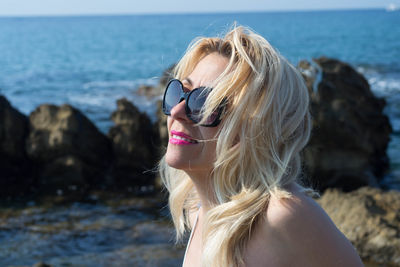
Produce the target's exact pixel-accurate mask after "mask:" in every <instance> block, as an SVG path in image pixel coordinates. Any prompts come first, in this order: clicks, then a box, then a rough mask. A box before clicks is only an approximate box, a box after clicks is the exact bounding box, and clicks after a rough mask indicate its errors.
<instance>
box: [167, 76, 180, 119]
mask: <svg viewBox="0 0 400 267" xmlns="http://www.w3.org/2000/svg"><path fill="white" fill-rule="evenodd" d="M181 94H182V85H181V83H180V82H179V81H176V80H173V81H171V82H170V83H169V85H168V87H167V89H166V92H165V95H164V102H163V108H164V113H166V114H168V115H169V114H170V113H171V109H172V108H173V107H175V106H176V105H177V104H178V103H179V100H180V98H181Z"/></svg>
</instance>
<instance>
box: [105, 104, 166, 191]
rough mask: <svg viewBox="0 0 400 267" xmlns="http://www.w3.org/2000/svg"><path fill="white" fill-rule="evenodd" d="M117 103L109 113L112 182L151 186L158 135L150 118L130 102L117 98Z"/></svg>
mask: <svg viewBox="0 0 400 267" xmlns="http://www.w3.org/2000/svg"><path fill="white" fill-rule="evenodd" d="M117 106H118V109H117V111H114V112H113V113H112V116H111V118H112V120H113V121H114V123H115V126H114V127H112V128H111V129H110V131H109V133H108V136H109V138H110V139H111V140H112V146H113V150H114V155H115V161H114V168H113V176H114V182H115V183H116V185H117V186H124V187H126V186H141V185H152V184H153V183H154V171H153V170H154V168H155V165H156V162H157V161H158V159H159V154H158V153H157V146H158V144H159V137H158V135H157V133H155V132H154V130H153V125H152V123H151V120H150V118H149V117H148V116H147V115H146V114H144V113H141V112H140V111H139V110H138V109H137V108H136V107H135V106H134V105H133V104H132V103H131V102H129V101H128V100H126V99H120V100H118V101H117Z"/></svg>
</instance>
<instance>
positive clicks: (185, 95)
mask: <svg viewBox="0 0 400 267" xmlns="http://www.w3.org/2000/svg"><path fill="white" fill-rule="evenodd" d="M209 91H210V89H209V88H208V89H207V88H206V87H199V88H195V89H193V90H191V91H189V92H185V91H184V90H183V84H182V82H181V81H179V80H177V79H173V80H171V81H170V82H169V83H168V85H167V88H166V89H165V92H164V98H163V104H162V108H163V112H164V114H165V115H171V110H172V108H173V107H175V106H176V105H178V104H179V103H180V102H182V101H183V100H185V112H186V116H187V117H188V118H189V119H190V120H191V121H193V122H194V123H199V122H200V121H201V120H202V119H203V117H202V114H201V113H202V108H203V106H204V103H205V102H206V99H207V96H208V92H209ZM222 109H223V105H220V106H219V107H218V108H217V110H216V111H214V112H213V113H212V114H211V115H210V116H209V117H208V118H207V119H206V120H205V122H204V123H203V124H200V125H201V126H204V127H215V126H217V125H218V124H219V123H220V122H221V120H220V117H221V114H222Z"/></svg>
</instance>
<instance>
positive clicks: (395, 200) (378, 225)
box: [318, 187, 400, 266]
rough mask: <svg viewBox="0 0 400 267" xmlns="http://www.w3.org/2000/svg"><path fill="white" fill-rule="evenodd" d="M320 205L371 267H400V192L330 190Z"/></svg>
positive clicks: (372, 189)
mask: <svg viewBox="0 0 400 267" xmlns="http://www.w3.org/2000/svg"><path fill="white" fill-rule="evenodd" d="M318 202H319V203H320V204H321V206H322V207H323V208H324V209H325V211H326V212H327V213H328V214H329V216H330V217H331V219H332V220H333V221H334V223H335V224H336V226H338V228H339V229H340V230H341V231H342V232H343V233H344V234H345V236H346V237H347V238H348V239H349V240H350V241H351V242H352V243H353V245H354V246H355V247H356V249H357V250H358V253H359V254H360V256H361V258H362V259H363V261H365V262H368V263H370V265H371V266H400V213H399V211H400V192H398V191H388V192H384V191H382V190H381V189H377V188H371V187H364V188H360V189H358V190H356V191H353V192H350V193H343V192H341V191H339V190H338V189H328V190H326V191H325V193H324V194H323V195H322V197H321V198H320V199H319V200H318ZM368 266H369V265H368Z"/></svg>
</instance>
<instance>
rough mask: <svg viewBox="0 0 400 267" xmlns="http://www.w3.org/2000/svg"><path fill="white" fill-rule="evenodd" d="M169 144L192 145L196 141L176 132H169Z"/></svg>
mask: <svg viewBox="0 0 400 267" xmlns="http://www.w3.org/2000/svg"><path fill="white" fill-rule="evenodd" d="M169 142H170V143H171V144H174V145H194V144H197V141H196V140H194V139H193V138H192V137H191V136H189V135H187V134H185V133H182V132H177V131H171V136H170V138H169Z"/></svg>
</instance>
